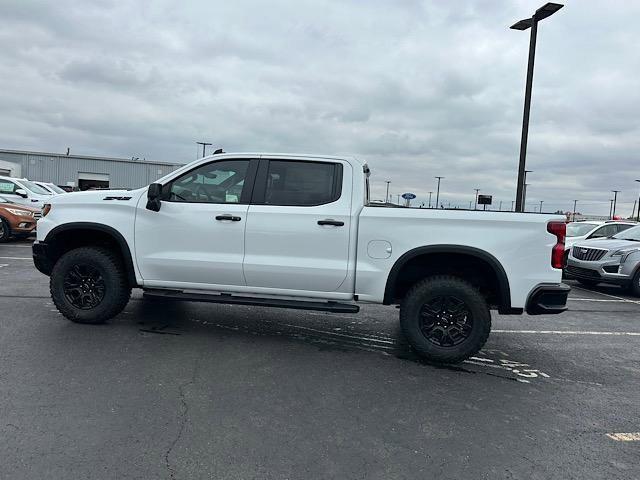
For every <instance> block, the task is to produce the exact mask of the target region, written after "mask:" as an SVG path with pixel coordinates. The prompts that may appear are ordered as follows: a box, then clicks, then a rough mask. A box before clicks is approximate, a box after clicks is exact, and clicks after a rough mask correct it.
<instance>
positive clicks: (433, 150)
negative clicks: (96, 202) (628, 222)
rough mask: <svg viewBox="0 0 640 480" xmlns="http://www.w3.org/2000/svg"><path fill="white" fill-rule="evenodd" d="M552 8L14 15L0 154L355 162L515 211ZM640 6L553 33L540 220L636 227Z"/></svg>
mask: <svg viewBox="0 0 640 480" xmlns="http://www.w3.org/2000/svg"><path fill="white" fill-rule="evenodd" d="M542 3H544V2H543V1H541V0H540V1H529V0H520V1H513V0H504V1H501V0H477V1H473V0H469V1H463V0H457V1H455V2H453V1H444V0H432V1H417V0H397V1H390V0H387V1H382V0H369V1H367V2H364V1H347V0H340V1H320V0H315V1H306V0H296V1H293V0H288V1H282V0H270V1H269V2H265V1H257V0H255V1H249V0H246V1H245V0H236V1H234V2H228V1H220V0H214V1H211V0H208V1H205V0H201V1H195V0H194V1H182V2H176V1H171V2H169V1H154V2H151V1H150V2H140V1H134V0H94V1H69V0H57V1H55V2H51V1H48V0H47V1H30V0H2V1H1V2H0V18H2V20H3V22H2V23H3V26H2V29H0V45H1V48H0V105H1V108H0V148H10V149H29V150H39V151H56V152H64V151H65V150H66V147H68V146H69V147H71V150H72V152H73V153H77V154H92V155H109V156H122V157H131V156H137V157H140V158H142V157H145V158H147V159H154V160H167V161H185V162H187V161H191V160H193V159H195V157H196V152H197V150H196V149H197V146H196V145H195V143H194V142H195V141H197V140H206V141H210V142H213V143H214V144H215V145H216V146H222V147H224V149H225V150H226V151H278V152H310V153H327V154H352V155H356V156H358V157H361V158H363V159H366V160H367V161H368V163H369V164H370V166H371V167H372V170H373V171H374V174H373V175H374V176H373V194H374V195H373V196H374V198H383V197H384V194H385V183H384V181H385V180H390V181H391V192H392V193H393V194H394V195H395V194H400V193H403V192H414V193H416V194H417V195H418V200H426V199H427V198H428V192H429V191H435V185H436V180H435V179H434V178H433V177H434V176H435V175H442V176H444V177H445V179H444V180H443V181H442V188H441V199H442V200H443V202H444V204H445V206H446V205H447V204H448V202H451V205H459V206H467V207H468V205H469V201H471V200H472V199H473V198H474V195H475V194H474V190H473V189H474V188H480V189H481V193H486V194H493V196H494V202H495V204H496V205H498V203H499V202H500V201H501V200H502V201H503V208H507V207H509V208H510V207H511V201H512V200H513V198H514V196H515V183H516V176H517V173H516V172H517V163H518V149H519V142H520V128H521V121H522V104H523V96H524V82H525V73H526V56H527V49H528V43H529V35H528V32H519V31H514V30H509V28H508V27H509V25H511V24H512V23H514V22H515V21H516V20H519V19H520V18H524V17H527V16H530V15H531V13H532V12H533V11H534V10H535V9H536V8H537V7H539V6H540V5H541V4H542ZM637 18H640V2H637V1H623V0H619V1H618V0H616V1H613V0H609V1H603V0H599V1H587V0H580V1H577V0H570V1H568V2H567V5H566V6H565V8H563V9H562V10H561V11H560V12H558V13H557V14H555V15H554V16H553V17H551V18H549V19H547V20H545V21H543V22H542V23H541V24H540V28H539V32H538V49H537V56H536V74H535V78H534V90H533V102H532V113H531V129H530V137H529V138H530V139H529V155H528V164H527V168H529V169H530V170H533V173H531V174H530V176H529V178H528V182H529V183H530V186H529V189H528V199H527V200H528V208H529V209H531V210H533V208H534V205H538V204H539V202H540V200H543V201H544V202H545V203H544V210H545V211H547V210H555V209H558V208H562V209H570V208H571V206H572V204H573V199H578V200H579V202H578V207H579V208H578V210H579V211H584V212H591V213H604V214H606V213H608V211H609V202H608V200H609V198H610V195H611V194H610V193H609V192H610V190H612V189H617V190H622V193H621V194H620V199H619V204H620V206H621V211H622V212H623V213H627V214H630V213H631V208H632V206H633V202H634V198H636V197H637V195H638V191H639V190H640V184H638V183H635V182H634V180H635V179H636V178H639V179H640V126H639V121H640V113H639V112H640V48H639V47H638V46H639V45H640V29H639V28H638V26H637V21H635V20H634V19H637Z"/></svg>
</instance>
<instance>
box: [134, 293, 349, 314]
mask: <svg viewBox="0 0 640 480" xmlns="http://www.w3.org/2000/svg"><path fill="white" fill-rule="evenodd" d="M144 296H145V297H153V298H169V299H171V300H185V301H189V302H209V303H226V304H233V305H253V306H256V307H278V308H293V309H296V310H315V311H320V312H331V313H358V312H359V311H360V307H359V306H358V305H353V304H351V303H339V302H307V301H301V300H278V299H275V298H254V297H241V296H237V295H231V294H229V293H221V294H216V295H210V294H207V293H184V292H182V291H180V290H163V289H148V290H144Z"/></svg>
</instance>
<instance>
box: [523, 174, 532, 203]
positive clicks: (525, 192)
mask: <svg viewBox="0 0 640 480" xmlns="http://www.w3.org/2000/svg"><path fill="white" fill-rule="evenodd" d="M528 173H533V170H525V171H524V188H523V189H522V211H523V212H524V210H525V206H526V204H527V185H528V183H527V174H528Z"/></svg>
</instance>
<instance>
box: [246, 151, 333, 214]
mask: <svg viewBox="0 0 640 480" xmlns="http://www.w3.org/2000/svg"><path fill="white" fill-rule="evenodd" d="M341 192H342V164H340V163H328V162H304V161H287V160H271V161H270V162H269V167H268V170H267V174H266V188H265V194H264V204H266V205H286V206H299V207H309V206H315V205H323V204H326V203H331V202H334V201H336V200H338V199H339V198H340V194H341ZM258 203H259V202H258Z"/></svg>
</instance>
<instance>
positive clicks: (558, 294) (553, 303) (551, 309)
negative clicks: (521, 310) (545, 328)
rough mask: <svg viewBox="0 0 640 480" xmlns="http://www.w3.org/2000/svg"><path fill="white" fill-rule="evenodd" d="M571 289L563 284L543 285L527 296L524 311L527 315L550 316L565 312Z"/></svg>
mask: <svg viewBox="0 0 640 480" xmlns="http://www.w3.org/2000/svg"><path fill="white" fill-rule="evenodd" d="M570 291H571V287H569V285H565V284H564V283H543V284H540V285H538V286H536V288H534V289H533V291H532V292H531V293H530V294H529V298H528V299H527V306H526V311H527V313H528V314H529V315H550V314H554V313H562V312H564V311H565V310H567V297H568V296H569V292H570Z"/></svg>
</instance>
